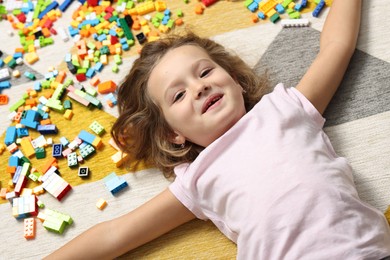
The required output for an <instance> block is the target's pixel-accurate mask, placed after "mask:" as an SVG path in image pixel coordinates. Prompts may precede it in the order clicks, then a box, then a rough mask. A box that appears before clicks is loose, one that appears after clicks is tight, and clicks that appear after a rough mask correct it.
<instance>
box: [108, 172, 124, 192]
mask: <svg viewBox="0 0 390 260" xmlns="http://www.w3.org/2000/svg"><path fill="white" fill-rule="evenodd" d="M104 182H105V185H106V187H107V189H108V190H109V191H110V192H111V193H112V194H113V195H115V194H116V193H118V192H119V191H121V190H123V189H124V188H126V187H128V186H129V185H128V184H127V182H126V181H125V180H124V179H123V178H121V177H119V176H117V175H116V174H115V173H114V172H113V173H111V174H110V175H108V176H106V177H105V178H104Z"/></svg>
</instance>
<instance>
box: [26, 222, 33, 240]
mask: <svg viewBox="0 0 390 260" xmlns="http://www.w3.org/2000/svg"><path fill="white" fill-rule="evenodd" d="M24 238H25V239H33V238H35V218H25V219H24Z"/></svg>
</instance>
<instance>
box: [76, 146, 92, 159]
mask: <svg viewBox="0 0 390 260" xmlns="http://www.w3.org/2000/svg"><path fill="white" fill-rule="evenodd" d="M94 153H95V148H93V146H92V145H90V144H87V145H85V146H84V147H83V148H80V155H81V157H83V159H86V158H88V157H89V156H90V155H92V154H94Z"/></svg>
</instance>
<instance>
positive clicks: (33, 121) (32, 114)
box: [20, 110, 40, 129]
mask: <svg viewBox="0 0 390 260" xmlns="http://www.w3.org/2000/svg"><path fill="white" fill-rule="evenodd" d="M39 120H40V114H39V113H38V112H37V111H34V110H27V112H26V113H25V116H24V117H23V116H22V119H21V120H20V123H21V124H22V125H25V126H27V127H29V128H32V129H37V127H38V125H39Z"/></svg>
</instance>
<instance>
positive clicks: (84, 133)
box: [77, 130, 96, 144]
mask: <svg viewBox="0 0 390 260" xmlns="http://www.w3.org/2000/svg"><path fill="white" fill-rule="evenodd" d="M77 137H78V138H80V139H81V140H83V141H84V142H87V143H89V144H92V143H93V141H94V140H95V138H96V136H94V135H93V134H91V133H88V132H87V131H85V130H81V131H80V133H79V135H78V136H77Z"/></svg>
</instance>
